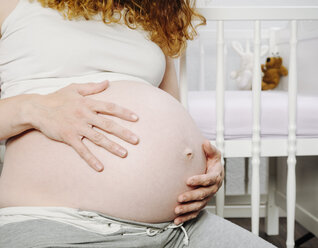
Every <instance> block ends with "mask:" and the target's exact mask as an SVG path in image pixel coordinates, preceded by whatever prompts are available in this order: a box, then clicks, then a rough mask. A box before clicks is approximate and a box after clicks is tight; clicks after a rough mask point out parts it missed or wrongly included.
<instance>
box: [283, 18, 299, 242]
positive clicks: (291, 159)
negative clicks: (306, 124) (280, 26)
mask: <svg viewBox="0 0 318 248" xmlns="http://www.w3.org/2000/svg"><path fill="white" fill-rule="evenodd" d="M290 31H291V35H290V58H289V59H290V61H289V82H288V112H289V116H288V159H287V166H288V172H287V240H286V246H287V248H291V247H294V228H295V204H296V172H295V169H296V115H297V64H296V59H297V58H296V57H297V22H296V20H292V21H291V30H290Z"/></svg>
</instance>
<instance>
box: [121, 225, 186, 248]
mask: <svg viewBox="0 0 318 248" xmlns="http://www.w3.org/2000/svg"><path fill="white" fill-rule="evenodd" d="M182 225H183V223H181V224H179V225H176V224H174V223H172V224H170V225H169V226H167V227H165V228H164V229H160V228H154V227H147V229H146V234H147V235H148V236H150V237H152V236H155V235H157V234H158V233H161V232H163V231H165V230H167V229H175V228H179V227H180V228H181V230H182V232H183V233H184V238H183V244H184V245H186V246H188V245H189V236H188V233H187V231H186V229H185V228H184V227H183V226H182ZM136 229H144V228H136ZM144 233H145V232H140V233H124V234H123V235H138V234H139V235H140V234H144Z"/></svg>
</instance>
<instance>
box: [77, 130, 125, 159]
mask: <svg viewBox="0 0 318 248" xmlns="http://www.w3.org/2000/svg"><path fill="white" fill-rule="evenodd" d="M80 135H82V136H84V137H86V138H87V139H89V140H90V141H92V142H93V143H94V144H96V145H98V146H100V147H103V148H105V149H106V150H108V151H109V152H111V153H113V154H114V155H117V156H119V157H123V158H124V157H126V155H127V151H126V149H124V148H123V147H121V146H120V145H118V144H117V143H115V142H113V141H111V140H110V139H108V138H106V136H105V135H103V134H102V133H100V132H98V131H95V130H94V129H92V128H86V129H85V130H82V131H81V132H80Z"/></svg>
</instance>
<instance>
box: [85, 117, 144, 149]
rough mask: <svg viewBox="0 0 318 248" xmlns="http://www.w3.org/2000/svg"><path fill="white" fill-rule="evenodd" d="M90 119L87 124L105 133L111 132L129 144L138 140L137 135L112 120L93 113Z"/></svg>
mask: <svg viewBox="0 0 318 248" xmlns="http://www.w3.org/2000/svg"><path fill="white" fill-rule="evenodd" d="M90 119H91V121H90V122H89V124H91V125H93V126H95V127H98V128H100V129H101V130H104V131H106V132H107V133H110V134H113V135H115V136H117V137H119V138H121V139H123V140H125V141H127V142H129V143H131V144H137V143H138V141H139V139H138V137H137V136H136V135H135V134H134V133H133V132H131V131H130V130H128V129H127V128H124V127H122V126H120V125H119V124H117V123H116V122H114V121H113V120H109V119H107V118H104V117H101V116H98V115H93V114H92V116H91V117H90Z"/></svg>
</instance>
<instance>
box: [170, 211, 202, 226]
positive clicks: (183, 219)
mask: <svg viewBox="0 0 318 248" xmlns="http://www.w3.org/2000/svg"><path fill="white" fill-rule="evenodd" d="M199 213H200V211H196V212H193V213H189V214H185V215H183V216H178V217H177V218H176V219H175V220H174V224H176V225H179V224H180V223H183V222H186V221H188V220H191V219H195V218H196V217H197V216H198V214H199Z"/></svg>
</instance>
